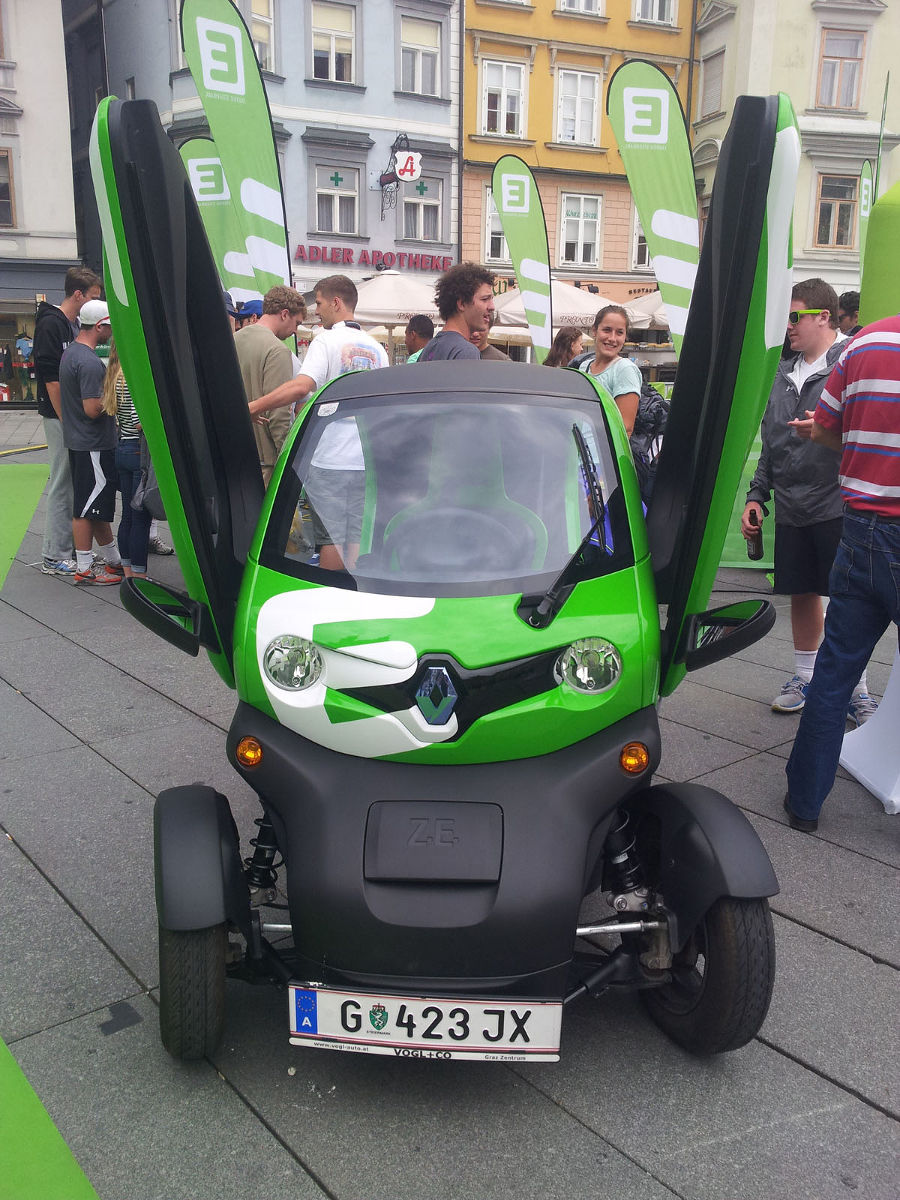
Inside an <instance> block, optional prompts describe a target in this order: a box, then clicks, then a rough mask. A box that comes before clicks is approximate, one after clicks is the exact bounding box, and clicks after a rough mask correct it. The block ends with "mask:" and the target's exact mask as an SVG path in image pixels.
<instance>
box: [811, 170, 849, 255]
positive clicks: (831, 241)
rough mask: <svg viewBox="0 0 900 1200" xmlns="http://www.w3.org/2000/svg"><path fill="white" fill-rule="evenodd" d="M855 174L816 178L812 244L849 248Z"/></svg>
mask: <svg viewBox="0 0 900 1200" xmlns="http://www.w3.org/2000/svg"><path fill="white" fill-rule="evenodd" d="M858 185H859V179H858V178H857V176H855V175H820V176H819V198H818V204H817V206H816V245H817V246H835V247H838V246H839V247H842V248H846V247H850V246H852V245H853V241H854V230H855V229H856V197H857V187H858Z"/></svg>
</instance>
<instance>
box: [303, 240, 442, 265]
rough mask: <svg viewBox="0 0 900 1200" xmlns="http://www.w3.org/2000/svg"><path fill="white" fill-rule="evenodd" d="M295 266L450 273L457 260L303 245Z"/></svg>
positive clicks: (389, 251) (405, 252)
mask: <svg viewBox="0 0 900 1200" xmlns="http://www.w3.org/2000/svg"><path fill="white" fill-rule="evenodd" d="M294 261H295V262H307V263H333V264H334V265H335V266H344V267H377V266H379V265H382V266H384V267H385V268H387V269H388V270H390V269H392V268H396V269H399V270H401V271H402V270H406V271H447V270H449V268H450V267H452V266H453V259H452V258H450V256H449V255H446V254H411V253H409V252H408V251H406V250H401V251H400V252H399V253H395V252H394V251H393V250H367V249H363V250H359V251H356V250H355V249H354V248H353V247H352V246H314V245H308V246H304V245H302V244H301V245H299V246H298V247H297V249H296V251H295V253H294Z"/></svg>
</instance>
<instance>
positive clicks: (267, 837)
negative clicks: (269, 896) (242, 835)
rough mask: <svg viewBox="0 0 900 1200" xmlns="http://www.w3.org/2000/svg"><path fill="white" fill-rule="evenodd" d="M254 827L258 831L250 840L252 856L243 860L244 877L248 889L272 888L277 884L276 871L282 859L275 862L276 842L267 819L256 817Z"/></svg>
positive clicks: (270, 823)
mask: <svg viewBox="0 0 900 1200" xmlns="http://www.w3.org/2000/svg"><path fill="white" fill-rule="evenodd" d="M254 825H256V826H257V828H258V829H259V833H258V834H257V836H256V837H255V838H251V839H250V845H251V846H252V847H253V854H252V855H251V857H250V858H245V859H244V875H245V877H246V880H247V885H248V887H250V888H272V889H274V887H275V884H276V883H277V882H278V870H277V868H278V867H280V866H281V864H282V863H283V862H284V859H279V860H278V861H277V862H276V861H275V857H276V855H277V854H278V842H277V841H276V840H275V830H274V829H273V828H272V822H271V821H270V820H269V818H268V817H257V818H256V820H255V821H254Z"/></svg>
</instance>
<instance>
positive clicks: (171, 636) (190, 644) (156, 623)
mask: <svg viewBox="0 0 900 1200" xmlns="http://www.w3.org/2000/svg"><path fill="white" fill-rule="evenodd" d="M119 595H120V596H121V597H122V604H123V606H124V607H125V609H126V610H127V611H128V612H129V613H131V615H132V616H133V617H134V618H135V619H136V620H138V621H140V622H141V624H142V625H146V627H147V628H148V629H149V630H151V631H152V632H153V633H155V634H157V635H158V636H159V637H161V638H163V639H164V640H165V641H167V642H171V643H172V645H173V646H177V647H178V649H179V650H183V651H184V652H185V653H186V654H190V655H191V656H192V657H193V658H196V657H197V655H198V654H199V652H200V647H201V646H205V647H206V648H207V649H208V650H212V651H213V652H214V653H217V654H221V652H222V648H221V646H220V645H219V640H218V638H217V637H216V635H215V631H214V629H213V624H212V620H211V619H210V616H209V613H208V611H207V609H206V608H205V606H204V605H202V604H200V603H199V601H197V600H192V599H191V597H190V596H188V595H187V594H186V593H185V592H180V591H178V589H177V588H172V587H169V586H168V585H167V584H165V583H158V582H157V581H156V580H155V579H146V578H144V579H136V578H134V577H132V578H131V579H126V580H125V581H124V582H123V583H122V584H121V585H120V587H119Z"/></svg>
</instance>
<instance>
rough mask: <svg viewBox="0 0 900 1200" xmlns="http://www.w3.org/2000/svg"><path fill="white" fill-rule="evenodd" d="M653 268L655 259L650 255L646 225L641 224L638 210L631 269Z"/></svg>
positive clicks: (643, 269)
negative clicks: (645, 230) (645, 234)
mask: <svg viewBox="0 0 900 1200" xmlns="http://www.w3.org/2000/svg"><path fill="white" fill-rule="evenodd" d="M652 268H653V260H652V259H651V257H650V248H649V247H648V245H647V239H646V238H645V237H644V227H643V225H641V218H640V217H639V216H638V215H637V210H635V214H634V238H633V240H632V247H631V269H632V270H633V271H650V270H652Z"/></svg>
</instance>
